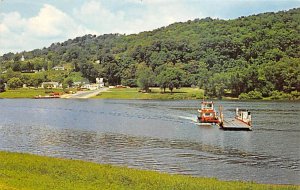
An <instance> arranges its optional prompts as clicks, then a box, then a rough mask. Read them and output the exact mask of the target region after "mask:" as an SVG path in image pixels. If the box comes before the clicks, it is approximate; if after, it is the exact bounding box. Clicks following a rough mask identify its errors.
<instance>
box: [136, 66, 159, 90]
mask: <svg viewBox="0 0 300 190" xmlns="http://www.w3.org/2000/svg"><path fill="white" fill-rule="evenodd" d="M154 80H155V78H154V73H153V71H152V70H151V69H150V68H149V67H147V66H145V65H140V66H139V68H138V70H137V84H138V86H139V87H140V88H141V89H142V90H145V91H146V92H149V87H151V86H153V84H154Z"/></svg>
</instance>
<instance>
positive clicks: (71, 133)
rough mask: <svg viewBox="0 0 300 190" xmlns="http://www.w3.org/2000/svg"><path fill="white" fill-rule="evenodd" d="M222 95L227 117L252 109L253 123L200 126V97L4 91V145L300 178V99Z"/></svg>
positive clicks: (261, 178)
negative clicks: (36, 96)
mask: <svg viewBox="0 0 300 190" xmlns="http://www.w3.org/2000/svg"><path fill="white" fill-rule="evenodd" d="M215 103H216V106H218V105H220V104H222V105H223V107H224V115H225V117H226V118H231V117H233V116H234V111H235V108H236V107H240V108H245V109H249V110H251V113H252V118H253V131H222V130H220V129H218V128H217V127H216V126H215V127H203V126H198V125H197V124H196V114H197V108H198V107H199V106H200V101H194V100H186V101H156V100H93V99H78V100H74V99H65V100H64V99H48V100H45V99H44V100H43V99H40V100H33V99H0V151H1V150H2V151H13V152H27V153H33V154H39V155H45V156H53V157H63V158H72V159H81V160H87V161H93V162H98V163H107V164H113V165H121V166H127V167H131V168H139V169H146V170H155V171H160V172H167V173H174V174H184V175H193V176H205V177H216V178H218V179H221V180H245V181H255V182H258V183H273V184H300V168H299V164H300V125H299V122H300V103H299V102H266V101H254V102H242V101H216V102H215ZM0 172H1V171H0Z"/></svg>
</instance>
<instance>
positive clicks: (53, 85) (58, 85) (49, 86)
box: [41, 82, 62, 88]
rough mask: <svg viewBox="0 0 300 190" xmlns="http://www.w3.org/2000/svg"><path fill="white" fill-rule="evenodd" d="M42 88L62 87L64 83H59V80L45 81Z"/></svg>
mask: <svg viewBox="0 0 300 190" xmlns="http://www.w3.org/2000/svg"><path fill="white" fill-rule="evenodd" d="M41 87H42V88H45V87H48V88H61V87H62V85H61V84H59V83H58V82H43V83H42V86H41Z"/></svg>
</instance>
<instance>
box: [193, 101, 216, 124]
mask: <svg viewBox="0 0 300 190" xmlns="http://www.w3.org/2000/svg"><path fill="white" fill-rule="evenodd" d="M198 112H199V116H198V122H199V124H200V125H205V126H211V125H214V124H219V123H220V122H221V121H220V118H219V117H218V115H217V112H216V110H215V108H214V103H213V102H212V101H202V102H201V109H198Z"/></svg>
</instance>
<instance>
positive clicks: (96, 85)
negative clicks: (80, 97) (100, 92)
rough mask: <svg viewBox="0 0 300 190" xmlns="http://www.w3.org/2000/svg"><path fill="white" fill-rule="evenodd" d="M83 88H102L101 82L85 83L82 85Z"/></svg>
mask: <svg viewBox="0 0 300 190" xmlns="http://www.w3.org/2000/svg"><path fill="white" fill-rule="evenodd" d="M81 88H82V89H89V90H97V89H100V85H99V84H84V85H82V86H81Z"/></svg>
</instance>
